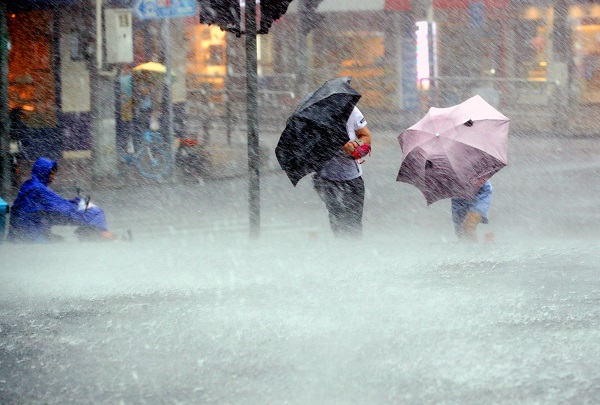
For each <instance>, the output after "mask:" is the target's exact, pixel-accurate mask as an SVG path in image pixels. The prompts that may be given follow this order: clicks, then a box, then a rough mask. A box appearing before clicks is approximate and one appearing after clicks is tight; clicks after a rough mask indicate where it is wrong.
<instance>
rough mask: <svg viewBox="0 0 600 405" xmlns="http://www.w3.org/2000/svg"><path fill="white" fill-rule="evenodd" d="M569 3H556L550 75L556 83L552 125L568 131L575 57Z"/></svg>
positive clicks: (561, 130)
mask: <svg viewBox="0 0 600 405" xmlns="http://www.w3.org/2000/svg"><path fill="white" fill-rule="evenodd" d="M568 9H569V5H568V3H567V1H566V0H556V1H555V3H554V21H553V23H552V44H553V47H554V49H553V61H552V63H551V65H550V69H549V72H548V73H549V76H550V79H552V80H553V81H554V82H555V83H556V85H555V92H554V97H553V100H554V111H555V113H554V117H553V122H552V126H553V128H554V130H555V131H557V132H567V131H569V129H570V123H569V118H570V117H569V115H570V113H569V107H570V105H571V100H570V99H571V97H570V94H571V92H570V72H571V71H572V66H571V65H572V64H573V57H572V54H571V52H572V51H571V49H572V48H571V47H572V43H573V40H572V38H571V27H570V25H569V19H568Z"/></svg>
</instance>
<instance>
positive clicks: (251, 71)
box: [246, 0, 260, 239]
mask: <svg viewBox="0 0 600 405" xmlns="http://www.w3.org/2000/svg"><path fill="white" fill-rule="evenodd" d="M257 68H258V63H257V56H256V3H255V1H254V0H250V1H246V92H247V110H248V111H247V119H248V180H249V194H248V197H249V198H248V200H249V201H248V202H249V210H248V211H249V215H250V218H249V220H250V237H251V238H253V239H258V238H259V237H260V174H259V155H258V154H259V142H258V77H257V76H258V75H257Z"/></svg>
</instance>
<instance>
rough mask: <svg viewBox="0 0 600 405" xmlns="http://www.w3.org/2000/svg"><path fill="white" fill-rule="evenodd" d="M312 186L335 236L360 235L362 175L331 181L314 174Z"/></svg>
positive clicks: (363, 186)
mask: <svg viewBox="0 0 600 405" xmlns="http://www.w3.org/2000/svg"><path fill="white" fill-rule="evenodd" d="M313 186H314V188H315V190H316V191H317V193H318V194H319V197H321V200H323V202H324V203H325V206H326V207H327V211H328V212H329V225H330V226H331V230H332V231H333V234H334V236H336V237H346V236H348V237H361V236H362V216H363V207H364V202H365V183H364V181H363V179H362V177H358V178H356V179H353V180H348V181H333V180H328V179H325V178H323V177H319V176H318V175H315V176H314V177H313Z"/></svg>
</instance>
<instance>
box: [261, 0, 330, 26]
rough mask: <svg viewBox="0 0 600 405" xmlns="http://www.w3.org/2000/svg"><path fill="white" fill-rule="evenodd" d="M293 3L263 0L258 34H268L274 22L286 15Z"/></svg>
mask: <svg viewBox="0 0 600 405" xmlns="http://www.w3.org/2000/svg"><path fill="white" fill-rule="evenodd" d="M319 1H320V0H319ZM291 2H292V0H261V2H260V28H259V30H258V34H266V33H268V32H269V28H271V25H273V22H274V21H275V20H277V19H279V18H280V17H281V16H282V15H284V14H285V12H286V11H287V8H288V6H289V5H290V3H291Z"/></svg>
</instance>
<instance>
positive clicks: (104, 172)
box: [89, 0, 117, 187]
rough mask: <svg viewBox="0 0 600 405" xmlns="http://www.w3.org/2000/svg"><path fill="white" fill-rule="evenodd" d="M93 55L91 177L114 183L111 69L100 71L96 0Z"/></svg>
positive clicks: (100, 29) (99, 2)
mask: <svg viewBox="0 0 600 405" xmlns="http://www.w3.org/2000/svg"><path fill="white" fill-rule="evenodd" d="M95 4H96V9H95V24H96V55H95V56H96V58H95V60H92V61H90V62H91V63H90V64H89V70H90V89H91V90H90V92H91V106H90V107H91V114H92V118H91V119H92V128H91V129H92V134H91V135H92V176H93V180H94V182H95V183H96V184H97V185H104V186H110V187H112V186H114V185H115V181H116V180H117V154H116V128H115V98H114V97H115V92H114V85H115V83H114V80H115V74H114V72H109V71H103V70H102V68H103V65H104V55H103V52H102V49H103V39H102V37H103V24H102V0H96V1H95Z"/></svg>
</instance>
